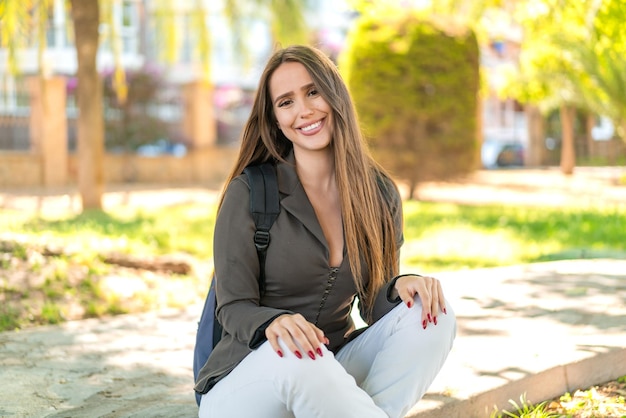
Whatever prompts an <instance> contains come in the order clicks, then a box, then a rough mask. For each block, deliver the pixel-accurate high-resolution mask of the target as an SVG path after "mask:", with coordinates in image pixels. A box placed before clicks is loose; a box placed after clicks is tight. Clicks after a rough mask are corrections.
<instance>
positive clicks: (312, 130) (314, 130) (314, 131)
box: [296, 118, 326, 135]
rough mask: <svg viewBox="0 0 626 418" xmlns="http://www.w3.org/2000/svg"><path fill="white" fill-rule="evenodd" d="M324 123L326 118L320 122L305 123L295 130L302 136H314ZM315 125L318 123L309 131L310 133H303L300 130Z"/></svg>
mask: <svg viewBox="0 0 626 418" xmlns="http://www.w3.org/2000/svg"><path fill="white" fill-rule="evenodd" d="M325 121H326V118H322V119H320V120H316V121H315V122H307V123H306V124H303V125H301V126H298V127H297V128H296V129H297V130H298V131H300V132H301V133H302V134H303V135H314V134H316V133H318V132H319V131H320V130H321V129H322V128H323V127H324V122H325ZM316 123H319V126H317V127H315V128H313V129H311V130H310V131H303V130H302V128H306V127H307V126H311V125H315V124H316Z"/></svg>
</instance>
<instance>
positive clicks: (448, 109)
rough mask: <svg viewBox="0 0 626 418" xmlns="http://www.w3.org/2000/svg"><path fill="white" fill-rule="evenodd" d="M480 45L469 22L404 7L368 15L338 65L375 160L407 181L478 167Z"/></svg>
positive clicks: (412, 186)
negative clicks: (438, 18)
mask: <svg viewBox="0 0 626 418" xmlns="http://www.w3.org/2000/svg"><path fill="white" fill-rule="evenodd" d="M478 66H479V64H478V43H477V41H476V37H475V35H474V33H473V32H472V31H471V30H470V29H469V28H467V27H465V26H456V25H454V24H452V23H451V22H449V21H447V20H446V21H444V22H443V23H442V22H438V23H434V22H433V21H428V20H424V19H423V18H422V17H421V16H420V15H418V14H415V13H411V12H406V11H404V12H403V13H397V11H396V12H391V13H389V14H376V15H374V14H372V15H366V16H363V17H362V18H361V19H359V21H358V22H357V24H356V27H355V28H354V29H353V31H352V32H351V33H350V35H349V38H348V44H347V47H346V49H345V51H344V52H343V53H342V55H341V56H340V66H339V68H340V70H341V71H342V73H343V74H344V76H345V78H346V82H347V83H348V85H349V87H350V90H351V92H352V94H353V96H354V102H355V105H356V108H357V110H358V112H359V117H360V119H361V122H362V124H363V126H364V129H365V132H366V134H367V136H368V139H369V140H370V143H371V146H372V151H373V153H374V155H375V156H376V158H377V160H378V161H379V162H380V163H381V164H382V165H383V166H385V167H386V168H387V169H389V170H390V171H391V173H392V174H393V175H395V176H397V177H400V178H403V179H405V180H407V181H408V182H409V186H410V189H409V190H410V192H409V193H410V196H409V197H410V198H413V196H414V192H415V189H416V187H417V185H418V184H419V183H420V182H422V181H426V180H434V179H445V178H450V177H453V176H457V175H460V174H465V173H468V172H470V171H472V170H474V169H475V168H476V167H477V165H478V162H477V158H476V157H477V155H478V153H477V148H478V135H477V130H478V129H477V127H478V125H477V120H478V108H477V105H478V86H479V68H478Z"/></svg>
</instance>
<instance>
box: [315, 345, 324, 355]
mask: <svg viewBox="0 0 626 418" xmlns="http://www.w3.org/2000/svg"><path fill="white" fill-rule="evenodd" d="M315 351H317V354H319V355H320V357H324V354H322V349H321V348H319V347H317V350H315Z"/></svg>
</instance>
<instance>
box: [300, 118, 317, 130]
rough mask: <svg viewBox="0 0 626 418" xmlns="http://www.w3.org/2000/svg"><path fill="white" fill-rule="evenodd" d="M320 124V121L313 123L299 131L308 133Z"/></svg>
mask: <svg viewBox="0 0 626 418" xmlns="http://www.w3.org/2000/svg"><path fill="white" fill-rule="evenodd" d="M321 124H322V121H321V120H320V121H318V122H315V123H313V124H311V125H309V126H305V127H304V128H300V129H301V130H302V131H304V132H308V131H312V130H313V129H315V128H317V127H318V126H320V125H321Z"/></svg>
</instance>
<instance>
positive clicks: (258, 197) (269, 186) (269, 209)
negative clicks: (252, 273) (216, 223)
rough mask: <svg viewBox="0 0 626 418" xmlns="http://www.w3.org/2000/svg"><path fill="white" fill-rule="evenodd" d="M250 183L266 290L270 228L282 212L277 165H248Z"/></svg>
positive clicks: (256, 242) (262, 284)
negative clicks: (266, 257)
mask: <svg viewBox="0 0 626 418" xmlns="http://www.w3.org/2000/svg"><path fill="white" fill-rule="evenodd" d="M243 171H244V173H246V176H248V183H249V184H250V213H251V214H252V218H253V219H254V224H255V225H256V232H255V233H254V245H255V246H256V251H257V254H258V255H259V267H260V275H259V290H260V291H261V293H263V292H264V291H265V255H266V251H267V247H268V246H269V244H270V228H271V227H272V224H273V223H274V221H275V220H276V218H277V217H278V214H279V213H280V196H279V193H278V180H277V178H276V167H275V166H274V165H273V164H271V163H263V164H260V165H253V166H248V167H246V168H245V169H244V170H243Z"/></svg>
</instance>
